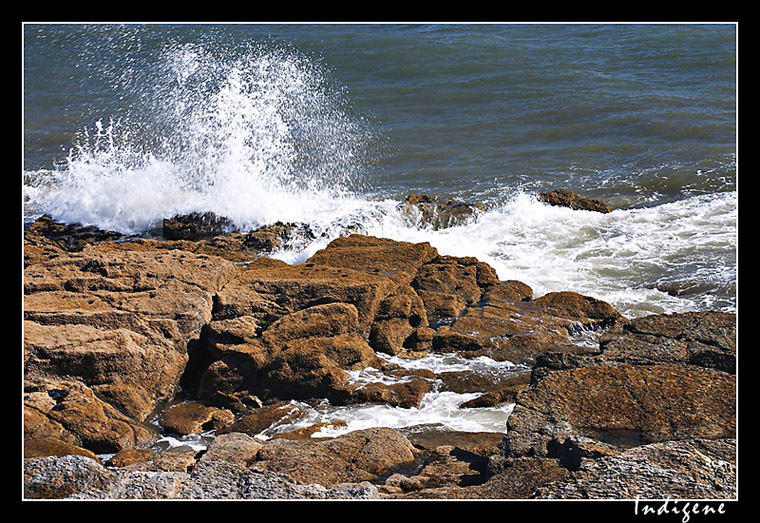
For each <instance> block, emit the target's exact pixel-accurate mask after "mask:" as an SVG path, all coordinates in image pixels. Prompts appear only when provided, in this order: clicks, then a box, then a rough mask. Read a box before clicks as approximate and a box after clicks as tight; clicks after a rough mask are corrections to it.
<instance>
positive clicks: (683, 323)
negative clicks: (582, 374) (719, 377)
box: [600, 311, 736, 374]
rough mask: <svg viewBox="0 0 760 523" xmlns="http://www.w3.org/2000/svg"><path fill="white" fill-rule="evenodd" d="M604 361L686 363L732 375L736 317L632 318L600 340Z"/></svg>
mask: <svg viewBox="0 0 760 523" xmlns="http://www.w3.org/2000/svg"><path fill="white" fill-rule="evenodd" d="M600 343H601V345H600V346H601V350H602V357H603V358H604V359H605V360H608V361H609V360H612V361H623V362H634V363H640V364H646V363H688V364H691V365H698V366H701V367H708V368H714V369H717V370H721V371H723V372H728V373H731V374H735V373H736V315H734V314H729V313H723V312H715V311H713V312H687V313H681V314H660V315H651V316H645V317H642V318H636V319H634V320H632V321H631V322H629V323H628V324H627V325H625V327H624V328H623V332H622V333H611V334H610V335H609V336H606V337H603V338H602V339H601V342H600Z"/></svg>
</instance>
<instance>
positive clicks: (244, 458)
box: [200, 432, 263, 467]
mask: <svg viewBox="0 0 760 523" xmlns="http://www.w3.org/2000/svg"><path fill="white" fill-rule="evenodd" d="M262 447H263V443H261V442H260V441H258V440H256V439H254V438H252V437H250V436H248V435H247V434H243V433H240V432H230V433H226V434H219V435H218V436H217V437H216V438H214V441H212V442H211V444H210V445H209V446H208V448H207V449H206V452H205V453H204V454H203V456H201V458H200V461H210V460H224V461H231V462H233V463H238V464H241V465H245V466H246V467H248V466H250V465H251V464H252V463H253V462H254V461H256V455H257V454H258V452H259V450H260V449H261V448H262Z"/></svg>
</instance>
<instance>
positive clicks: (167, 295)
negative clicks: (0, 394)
mask: <svg viewBox="0 0 760 523" xmlns="http://www.w3.org/2000/svg"><path fill="white" fill-rule="evenodd" d="M111 245H112V244H109V243H98V244H93V245H87V246H85V247H84V248H83V249H82V250H81V251H79V252H73V253H70V254H67V255H65V256H59V257H57V258H54V259H50V260H48V261H45V262H42V263H37V264H34V265H30V266H28V267H27V268H26V270H25V273H24V284H25V294H24V372H25V379H26V381H27V383H29V384H41V385H40V386H42V387H47V385H46V384H47V383H55V382H60V385H51V386H55V387H60V388H61V389H62V390H67V391H69V392H70V393H71V395H70V396H69V397H68V398H66V400H64V401H63V402H61V404H58V405H55V408H51V409H49V410H45V411H44V414H45V416H47V417H48V418H50V419H52V420H54V421H57V422H59V423H60V424H61V425H63V426H64V427H65V430H66V431H68V432H69V433H71V434H73V435H74V436H75V439H76V441H75V443H76V442H78V443H77V444H79V445H81V446H85V447H87V448H90V450H93V451H96V452H113V451H118V450H120V449H121V448H129V446H131V445H135V444H139V443H142V442H145V441H146V439H149V438H151V437H153V436H152V435H151V433H150V431H148V430H146V428H145V427H144V426H143V425H142V422H143V421H144V419H145V417H146V416H148V415H149V414H150V413H151V412H152V410H153V409H154V408H155V407H156V405H157V404H158V403H159V402H161V401H165V400H168V399H170V398H171V397H172V396H173V395H174V394H175V392H176V390H177V387H178V383H179V379H180V376H181V375H182V373H183V372H184V369H185V363H186V362H187V347H188V344H189V343H190V342H191V341H192V340H193V338H195V337H197V336H198V335H199V333H200V331H201V327H202V325H204V324H205V323H207V322H208V321H209V320H210V318H211V307H212V303H213V300H212V296H213V293H214V292H215V291H216V289H217V288H218V287H219V286H221V285H223V284H224V283H226V281H227V280H228V279H229V278H230V277H232V275H233V274H234V273H235V272H236V271H237V269H236V268H235V266H234V265H232V264H231V263H229V262H226V261H224V260H221V259H219V258H210V257H208V256H196V255H191V254H188V253H183V252H180V251H160V252H148V251H136V250H132V251H130V250H118V249H113V248H111ZM64 422H65V423H64ZM77 423H81V424H82V426H81V427H77V426H76V424H77ZM98 423H103V424H104V425H103V426H102V427H100V428H98ZM88 445H94V447H89V446H88Z"/></svg>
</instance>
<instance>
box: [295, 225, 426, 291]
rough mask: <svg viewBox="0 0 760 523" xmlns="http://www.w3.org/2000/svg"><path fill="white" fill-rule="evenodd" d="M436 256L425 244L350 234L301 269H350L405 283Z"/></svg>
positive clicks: (332, 243)
mask: <svg viewBox="0 0 760 523" xmlns="http://www.w3.org/2000/svg"><path fill="white" fill-rule="evenodd" d="M436 256H438V251H437V250H436V249H435V248H433V247H431V246H430V244H429V243H409V242H402V241H395V240H389V239H386V238H375V237H372V236H362V235H358V234H352V235H351V236H347V237H342V238H338V239H336V240H334V241H333V242H331V243H330V245H328V246H327V247H326V248H325V249H322V250H320V251H317V252H316V253H314V255H313V256H312V257H311V258H309V259H308V260H307V261H306V263H305V265H306V266H309V265H312V264H313V265H315V266H325V265H327V266H330V267H338V268H344V269H353V270H356V271H361V272H366V273H369V274H373V275H376V276H382V277H384V278H391V279H393V280H396V281H399V282H402V283H408V282H409V281H410V280H411V278H412V277H413V276H414V274H415V273H416V272H417V270H418V269H419V268H420V266H422V264H424V263H426V262H428V261H430V260H432V259H433V258H435V257H436Z"/></svg>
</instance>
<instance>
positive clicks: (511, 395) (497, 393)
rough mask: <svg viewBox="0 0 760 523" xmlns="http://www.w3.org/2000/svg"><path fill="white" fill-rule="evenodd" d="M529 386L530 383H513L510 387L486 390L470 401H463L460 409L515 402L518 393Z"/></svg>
mask: <svg viewBox="0 0 760 523" xmlns="http://www.w3.org/2000/svg"><path fill="white" fill-rule="evenodd" d="M527 388H528V385H513V386H511V387H508V388H504V389H500V390H494V391H491V392H486V393H485V394H482V395H480V396H478V397H477V398H475V399H472V400H470V401H465V402H464V403H462V404H461V405H460V406H459V408H460V409H476V408H483V407H495V406H497V405H501V404H502V403H514V402H515V401H517V395H518V394H519V393H520V392H522V391H524V390H525V389H527Z"/></svg>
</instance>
